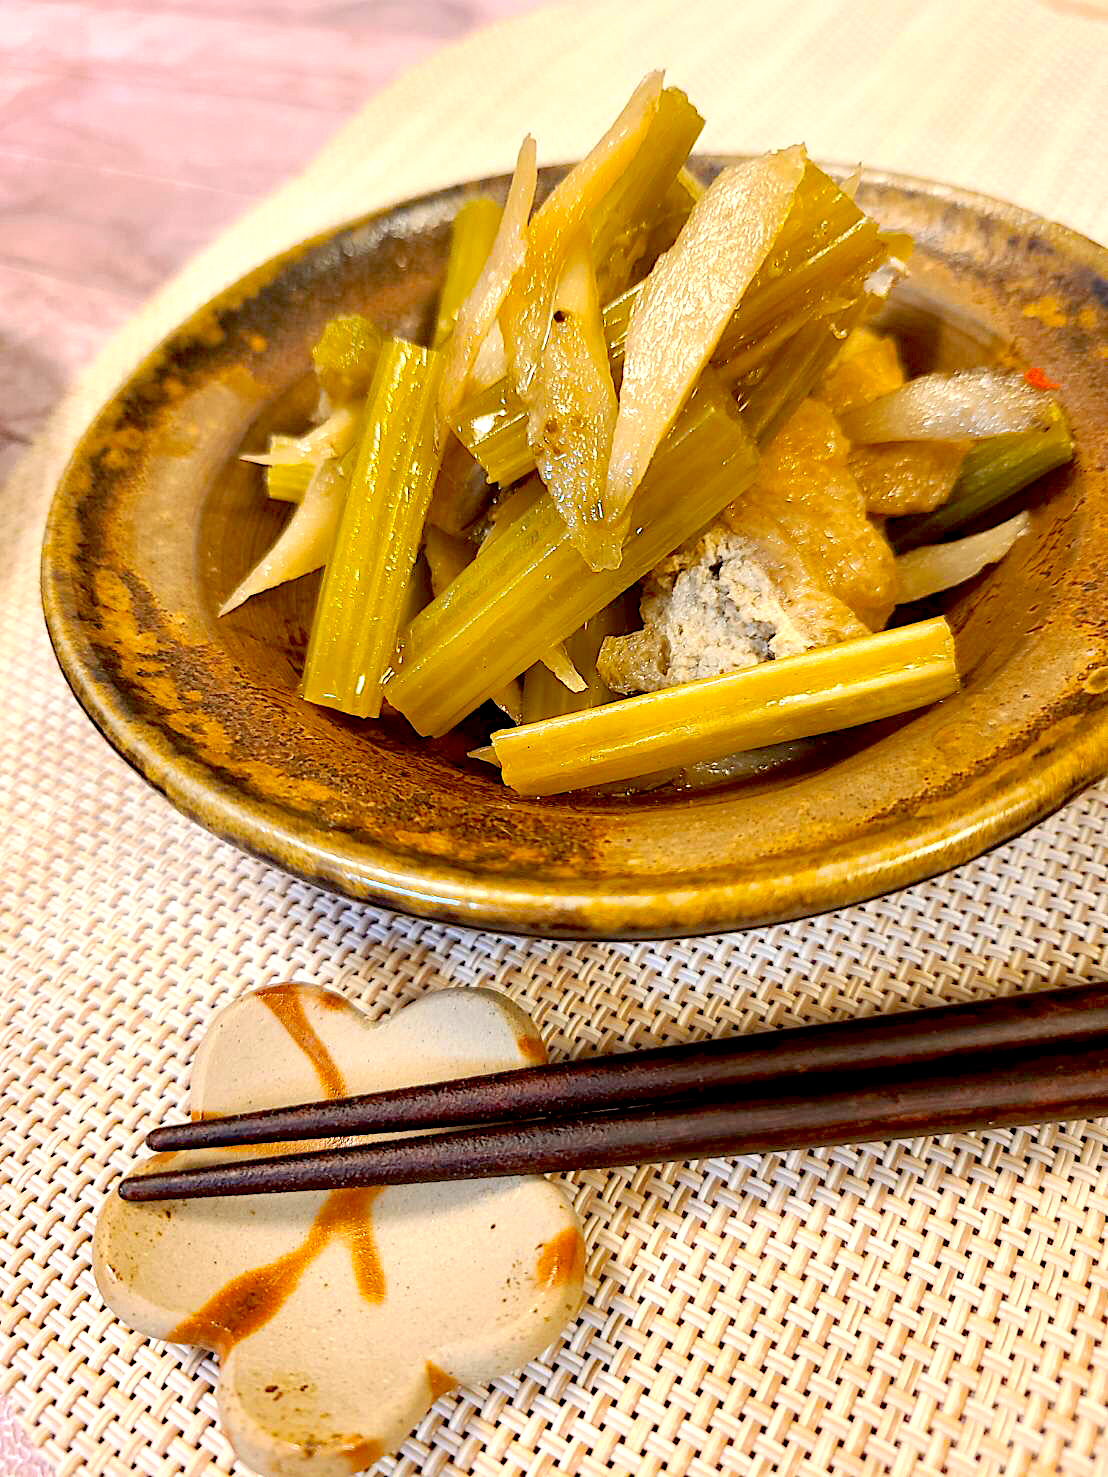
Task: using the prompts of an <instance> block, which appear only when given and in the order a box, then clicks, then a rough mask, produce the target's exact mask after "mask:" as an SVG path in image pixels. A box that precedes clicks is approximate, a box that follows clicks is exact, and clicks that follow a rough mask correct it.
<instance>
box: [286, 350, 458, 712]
mask: <svg viewBox="0 0 1108 1477" xmlns="http://www.w3.org/2000/svg"><path fill="white" fill-rule="evenodd" d="M441 373H442V355H441V354H439V353H438V351H437V350H434V349H421V348H419V347H417V346H416V345H415V344H410V343H407V342H405V341H404V340H402V339H392V340H389V341H387V342H386V344H385V346H384V348H383V349H382V351H381V356H380V359H379V361H378V365H377V372H376V374H375V375H374V378H373V383H372V385H371V387H370V391H369V399H368V401H367V405H366V419H365V430H364V432H363V435H362V438H361V441H360V443H359V446H358V452H357V460H356V463H355V466H354V470H353V474H352V476H351V479H350V488H349V491H348V493H347V498H346V504H345V507H344V509H343V515H342V522H341V524H340V525H339V531H338V535H337V537H336V539H335V544H334V548H333V549H332V551H331V557H330V558H329V559H328V561H327V570H326V573H325V575H324V578H323V584H322V587H321V589H320V592H319V599H318V601H317V603H316V610H315V617H314V620H313V622H312V632H311V637H310V640H309V642H308V653H307V660H306V662H305V666H304V677H303V681H302V683H301V692H302V694H303V696H304V697H305V698H307V699H308V701H309V702H313V703H322V704H324V705H325V706H327V707H332V708H338V709H340V710H341V711H342V712H344V713H350V714H352V715H353V716H355V717H358V718H367V717H376V716H377V714H378V713H379V712H380V710H381V681H382V678H383V677H384V675H385V673H386V671H387V670H388V667H389V663H390V662H391V660H392V656H393V651H394V649H395V647H396V638H397V633H398V629H399V627H400V623H401V620H402V617H403V615H404V602H405V595H406V591H407V589H408V585H409V582H410V580H411V574H412V567H413V565H414V564H415V560H416V555H417V554H418V552H419V542H420V537H421V535H422V532H423V524H424V520H425V518H426V515H427V506H428V504H429V502H430V500H431V488H432V486H433V484H434V480H435V474H436V472H437V471H438V464H439V457H440V455H441V452H440V449H439V447H438V445H437V437H436V398H437V395H438V386H439V377H440V375H441Z"/></svg>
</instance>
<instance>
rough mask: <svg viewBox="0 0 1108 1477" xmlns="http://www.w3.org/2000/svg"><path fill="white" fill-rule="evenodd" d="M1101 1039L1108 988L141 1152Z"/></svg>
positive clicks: (464, 1092) (163, 1143) (679, 1053)
mask: <svg viewBox="0 0 1108 1477" xmlns="http://www.w3.org/2000/svg"><path fill="white" fill-rule="evenodd" d="M1097 1039H1108V983H1104V984H1094V985H1078V986H1074V987H1073V988H1070V989H1063V990H1042V991H1036V992H1029V993H1026V994H1022V995H1012V996H1008V997H1006V998H1004V999H1000V1000H976V1001H972V1002H971V1003H969V1004H967V1005H944V1006H938V1007H935V1008H933V1009H929V1010H917V1011H908V1012H904V1013H903V1014H900V1015H891V1016H871V1017H868V1018H866V1019H864V1020H855V1021H843V1022H839V1023H835V1024H831V1025H823V1026H802V1027H798V1028H795V1029H791V1030H785V1031H763V1032H759V1033H757V1034H755V1035H750V1036H739V1037H736V1038H735V1039H733V1040H725V1041H707V1042H703V1043H697V1044H694V1045H691V1046H676V1047H658V1048H656V1049H652V1050H649V1051H634V1052H625V1053H621V1054H619V1055H615V1056H605V1057H597V1058H592V1059H585V1060H578V1061H573V1062H565V1063H559V1064H557V1065H554V1066H544V1067H525V1068H523V1069H521V1070H518V1071H512V1072H495V1073H491V1074H489V1075H487V1076H482V1077H463V1078H457V1079H455V1080H453V1081H450V1082H436V1083H431V1084H429V1085H423V1086H417V1087H406V1088H399V1089H394V1090H393V1091H391V1092H381V1093H370V1094H366V1095H363V1096H360V1097H349V1098H342V1099H339V1100H337V1101H328V1102H317V1103H301V1104H298V1105H296V1106H293V1107H288V1108H273V1109H270V1110H269V1111H268V1112H261V1113H241V1114H238V1115H235V1116H229V1117H225V1118H216V1119H211V1120H208V1121H203V1122H199V1123H180V1124H176V1123H174V1124H169V1125H166V1126H165V1127H162V1128H156V1129H154V1131H153V1132H152V1133H151V1134H149V1135H148V1136H147V1140H146V1142H147V1144H148V1145H149V1147H150V1148H151V1149H201V1148H205V1149H206V1148H227V1147H229V1146H231V1145H234V1144H264V1143H274V1142H290V1141H295V1140H300V1139H313V1138H335V1137H347V1136H350V1135H354V1134H362V1133H396V1132H406V1131H410V1130H413V1129H417V1128H451V1127H456V1126H458V1125H461V1124H474V1123H495V1122H499V1121H501V1120H503V1119H506V1118H511V1119H513V1120H517V1121H518V1120H519V1119H521V1118H538V1117H547V1116H549V1115H551V1114H555V1113H559V1114H561V1113H574V1114H578V1113H594V1112H602V1111H607V1110H611V1109H615V1108H622V1107H626V1106H627V1105H629V1104H632V1103H660V1102H672V1101H675V1100H679V1099H681V1098H689V1097H696V1096H699V1095H701V1094H708V1093H711V1094H716V1093H722V1092H728V1093H737V1092H746V1091H749V1090H751V1089H754V1088H758V1087H761V1086H763V1085H764V1084H766V1083H768V1082H777V1083H779V1084H781V1083H784V1082H786V1081H788V1082H791V1084H793V1085H794V1086H795V1084H796V1083H798V1082H799V1080H800V1079H801V1078H802V1077H805V1076H809V1077H810V1076H827V1077H834V1076H835V1075H836V1074H838V1073H840V1072H850V1073H857V1072H861V1071H878V1070H883V1069H886V1068H887V1069H895V1070H898V1071H904V1072H912V1071H914V1070H915V1069H916V1068H917V1067H918V1066H920V1065H922V1064H923V1063H927V1062H936V1061H952V1060H955V1059H957V1058H960V1057H965V1056H970V1055H980V1054H983V1053H991V1052H1000V1051H1014V1050H1020V1049H1023V1048H1040V1049H1041V1050H1043V1051H1045V1052H1049V1051H1054V1050H1056V1049H1059V1048H1061V1047H1064V1046H1072V1045H1079V1044H1081V1043H1088V1042H1093V1041H1096V1040H1097ZM786 1090H790V1091H791V1090H792V1089H791V1087H790V1088H786Z"/></svg>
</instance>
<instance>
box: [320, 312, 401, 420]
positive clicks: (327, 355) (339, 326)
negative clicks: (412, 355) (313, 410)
mask: <svg viewBox="0 0 1108 1477" xmlns="http://www.w3.org/2000/svg"><path fill="white" fill-rule="evenodd" d="M383 342H384V335H383V334H382V333H381V330H380V329H379V328H378V327H377V325H376V323H374V322H373V321H372V319H370V318H366V317H364V316H363V315H362V314H361V313H346V314H343V315H341V316H340V317H338V318H332V319H331V321H330V322H329V323H328V324H327V326H326V328H324V330H323V333H322V335H321V336H320V340H319V342H318V343H317V344H316V346H315V348H314V349H313V350H312V359H313V361H314V362H315V373H316V378H317V379H318V380H319V387H320V389H321V390H324V391H325V392H326V394H327V395H328V397H329V398H330V400H331V402H332V404H334V405H342V404H345V403H346V402H347V401H350V400H360V399H361V397H362V396H363V395H364V394H365V393H366V391H367V390H368V389H369V386H370V383H371V381H372V379H373V374H374V371H375V369H376V368H377V356H378V355H379V354H380V352H381V345H382V343H383Z"/></svg>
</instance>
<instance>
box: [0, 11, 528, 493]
mask: <svg viewBox="0 0 1108 1477" xmlns="http://www.w3.org/2000/svg"><path fill="white" fill-rule="evenodd" d="M536 4H537V0H358V3H349V0H5V3H4V5H3V7H2V8H3V25H2V26H0V214H2V218H3V222H4V229H3V231H2V232H0V477H2V476H3V475H4V474H6V472H7V471H8V470H9V469H10V467H11V465H12V463H13V462H14V460H15V459H16V457H17V455H18V451H19V447H20V445H21V444H22V443H24V442H26V441H27V440H29V439H30V437H31V436H32V435H33V433H34V431H35V429H36V428H37V426H38V425H39V424H40V423H41V421H42V420H43V418H44V416H45V415H46V413H47V412H48V411H49V410H50V408H51V407H52V405H53V404H54V403H55V402H56V401H57V400H58V398H59V397H60V395H61V394H62V392H63V391H64V390H65V388H66V387H67V385H68V384H69V383H70V382H71V380H72V379H73V377H74V375H75V373H76V372H77V371H78V370H79V369H81V367H82V366H83V365H84V364H86V363H87V362H88V361H89V360H90V359H91V358H92V357H93V355H94V353H95V352H96V350H97V349H98V348H99V347H100V345H101V344H102V343H103V342H104V341H105V340H106V339H107V338H108V336H109V335H110V334H111V333H112V332H113V331H114V330H115V329H116V328H117V327H118V326H119V325H120V324H121V323H122V322H123V321H124V320H125V319H126V318H127V317H128V316H129V315H130V314H131V313H132V312H134V310H135V309H136V308H137V307H138V306H139V304H140V303H141V302H142V300H143V299H144V298H146V297H147V296H148V295H149V294H150V293H151V292H153V290H154V289H155V288H156V287H158V286H159V285H160V284H161V283H162V282H163V281H164V280H165V279H166V278H167V277H169V276H170V275H171V273H173V272H174V271H175V270H176V269H177V267H179V266H180V265H181V263H182V262H183V261H185V259H186V258H187V257H189V256H190V255H191V254H192V253H193V252H195V251H196V250H197V249H198V248H199V247H201V246H202V245H204V244H205V242H207V241H209V240H211V239H212V237H214V236H215V235H216V234H217V233H218V232H219V231H220V230H221V229H222V228H223V227H224V226H226V225H227V224H228V223H229V222H230V221H231V220H233V219H234V217H235V216H236V215H238V214H240V213H241V212H242V211H243V210H244V209H245V208H246V207H247V206H248V205H249V204H250V203H251V202H252V201H254V200H256V199H258V198H259V197H260V196H263V195H265V194H267V193H268V192H269V191H270V190H271V189H273V188H274V186H276V185H278V184H279V183H281V182H282V181H283V180H284V179H285V178H287V176H288V175H289V174H291V173H292V172H293V171H294V170H296V169H298V168H299V167H300V166H301V165H303V164H305V163H306V162H307V161H308V160H309V159H310V158H311V157H312V155H313V154H314V153H315V152H316V150H317V149H318V148H319V147H320V145H321V144H323V143H324V142H325V140H326V139H327V138H328V137H329V136H330V134H331V133H333V132H334V130H335V129H336V128H337V127H338V125H339V124H340V123H342V122H344V121H345V119H346V118H347V117H348V116H349V115H350V114H351V113H353V112H354V111H355V110H356V109H357V108H358V107H359V106H360V105H361V104H362V103H363V102H364V101H365V100H366V98H367V97H368V96H369V95H370V94H371V93H372V92H373V91H375V90H376V89H377V88H379V87H381V86H383V85H384V84H385V83H387V82H391V81H392V79H393V78H394V77H395V76H396V75H397V74H398V73H399V72H401V71H403V70H404V68H406V67H408V66H410V65H411V64H412V63H413V62H416V61H419V60H421V59H422V58H423V57H424V56H426V55H427V54H428V53H429V52H430V51H431V50H433V49H434V48H435V47H436V46H439V45H442V44H444V43H445V42H448V41H453V40H456V39H457V38H458V37H460V36H462V35H464V34H465V32H467V31H469V30H472V29H473V28H474V27H476V26H479V25H484V24H486V23H488V22H490V21H494V20H499V19H502V18H504V17H507V16H511V15H518V14H520V13H521V12H523V11H525V10H532V9H534V8H536Z"/></svg>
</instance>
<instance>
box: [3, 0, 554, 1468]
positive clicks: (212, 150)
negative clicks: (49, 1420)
mask: <svg viewBox="0 0 1108 1477" xmlns="http://www.w3.org/2000/svg"><path fill="white" fill-rule="evenodd" d="M537 3H538V0H358V3H349V0H4V5H3V7H2V10H3V24H2V25H0V214H2V218H3V222H4V227H3V231H2V232H0V479H2V478H3V477H4V476H5V475H6V474H7V472H8V471H9V470H10V468H11V466H12V464H13V463H14V462H15V460H16V459H17V457H18V455H19V452H20V449H21V447H22V446H23V444H25V443H26V442H27V441H29V440H30V439H31V437H32V436H33V435H34V433H35V431H36V430H37V428H38V426H39V425H40V424H41V422H42V421H43V419H44V418H45V416H46V415H47V413H48V412H49V411H50V409H51V408H52V407H53V405H54V403H55V402H56V401H57V400H58V399H59V398H60V396H61V395H62V394H63V392H64V391H65V390H66V388H67V387H68V386H69V384H70V383H71V381H72V380H73V378H74V376H75V375H76V374H77V373H78V372H79V370H80V369H81V368H82V367H83V366H84V365H85V364H86V363H88V362H89V360H91V359H92V357H93V355H94V354H95V353H96V351H97V349H99V347H100V346H101V344H102V343H103V342H104V341H105V340H106V339H107V338H108V337H109V335H110V334H111V333H112V332H114V330H115V329H116V328H118V327H119V326H120V324H122V323H123V322H124V321H125V320H126V319H127V318H128V317H129V316H130V315H131V313H133V312H134V311H135V310H136V309H137V308H138V307H139V305H140V304H141V302H142V301H143V299H144V298H146V297H147V296H148V295H149V294H150V293H151V292H153V291H154V289H155V288H157V287H158V286H160V284H161V283H162V282H163V281H165V279H166V278H168V277H169V276H170V275H171V274H172V273H173V272H174V271H175V270H176V269H177V268H178V267H179V266H180V265H181V264H182V262H184V261H185V260H186V259H187V258H188V257H189V256H190V255H192V253H193V252H195V251H196V250H197V249H198V248H199V247H201V246H203V245H204V244H205V243H206V242H207V241H209V240H211V239H212V238H213V237H214V236H215V235H217V233H218V232H219V231H220V230H221V229H222V228H223V227H224V226H226V225H228V224H229V223H230V221H232V220H233V219H234V218H235V216H237V215H238V214H240V213H241V212H242V211H243V210H245V209H246V207H247V206H248V205H250V204H251V202H253V201H254V200H257V199H258V198H260V197H261V196H263V195H265V194H267V193H268V192H269V191H270V190H272V189H273V188H274V187H275V186H276V185H278V184H280V183H281V182H282V181H283V180H284V179H286V178H287V177H288V176H289V175H290V174H292V173H293V172H294V171H295V170H297V169H299V168H300V167H301V166H302V165H304V164H306V163H307V162H308V160H309V159H310V158H311V157H312V155H313V154H314V153H315V152H316V150H317V149H318V148H319V147H320V146H321V145H322V144H323V143H324V142H325V141H326V139H327V138H328V137H329V136H330V135H331V134H332V133H333V132H334V131H335V129H336V128H337V127H338V126H339V124H341V123H343V122H344V121H345V120H346V118H347V117H349V115H350V114H352V113H353V112H354V111H355V110H356V109H357V108H358V107H359V106H360V105H361V104H362V103H363V102H364V101H365V100H366V98H367V97H368V96H369V95H370V94H371V93H372V92H373V91H375V90H376V89H377V88H379V87H382V86H384V85H385V84H386V83H388V82H391V81H392V79H393V78H394V77H395V76H396V75H397V74H398V73H399V72H401V71H403V70H404V68H406V67H408V66H410V65H411V64H412V63H414V62H417V61H419V60H421V59H422V58H423V57H424V56H426V55H427V54H428V53H429V52H430V51H431V50H432V49H434V48H435V47H436V46H440V45H442V44H444V43H446V42H448V41H453V40H456V39H458V38H459V37H460V36H462V35H464V34H465V32H467V31H469V30H472V29H473V28H474V27H476V26H479V25H484V24H487V23H488V22H490V21H495V20H500V19H502V18H504V17H507V16H511V15H518V14H520V13H521V12H523V11H525V10H532V9H534V8H535V7H536V5H537ZM32 1418H33V1417H32ZM0 1473H2V1474H3V1477H47V1474H48V1468H47V1466H46V1465H45V1464H44V1463H43V1461H42V1460H41V1458H39V1457H38V1456H36V1455H35V1453H34V1451H33V1449H32V1448H31V1446H30V1443H29V1442H28V1440H27V1438H26V1436H25V1435H24V1432H23V1429H22V1427H21V1425H20V1423H19V1420H18V1418H17V1416H16V1414H15V1411H14V1410H13V1409H12V1408H11V1405H10V1402H8V1401H6V1400H4V1399H2V1398H0Z"/></svg>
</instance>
